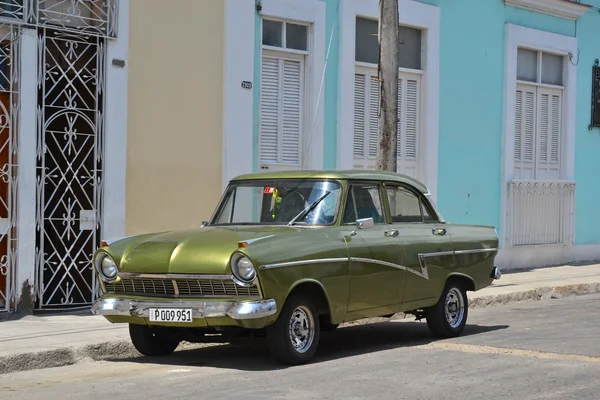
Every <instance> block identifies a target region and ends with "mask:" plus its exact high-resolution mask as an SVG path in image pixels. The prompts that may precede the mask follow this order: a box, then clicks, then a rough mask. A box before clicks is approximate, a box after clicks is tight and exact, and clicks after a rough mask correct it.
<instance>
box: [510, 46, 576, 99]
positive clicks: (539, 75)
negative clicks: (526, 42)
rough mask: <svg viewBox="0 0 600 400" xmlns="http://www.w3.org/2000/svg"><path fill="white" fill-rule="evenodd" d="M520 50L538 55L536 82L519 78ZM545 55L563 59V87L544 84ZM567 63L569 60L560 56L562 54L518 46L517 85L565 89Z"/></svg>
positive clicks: (562, 55)
mask: <svg viewBox="0 0 600 400" xmlns="http://www.w3.org/2000/svg"><path fill="white" fill-rule="evenodd" d="M519 49H522V50H529V51H533V52H535V55H536V62H537V64H536V80H535V82H534V81H524V80H521V79H519V78H518V65H519ZM544 54H549V55H553V56H559V57H561V58H562V77H561V81H562V85H552V84H550V83H543V82H542V72H543V60H542V59H543V55H544ZM566 63H567V58H566V57H565V55H564V54H560V53H553V52H551V51H547V50H543V49H539V48H535V47H527V46H517V85H519V84H521V85H532V86H538V87H547V88H551V89H565V88H566V85H565V81H566V79H565V78H566V76H565V75H566V70H567V68H565V67H566Z"/></svg>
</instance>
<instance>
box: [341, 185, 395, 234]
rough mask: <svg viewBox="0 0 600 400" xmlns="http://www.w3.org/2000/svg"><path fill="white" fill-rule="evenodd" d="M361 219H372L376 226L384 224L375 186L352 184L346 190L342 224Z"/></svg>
mask: <svg viewBox="0 0 600 400" xmlns="http://www.w3.org/2000/svg"><path fill="white" fill-rule="evenodd" d="M363 218H373V221H374V222H375V223H376V224H383V223H384V222H385V218H384V216H383V206H382V202H381V196H380V195H379V185H377V184H372V183H353V184H351V185H350V187H349V188H348V197H347V200H346V206H345V207H344V219H343V223H344V224H353V223H355V222H356V220H357V219H363Z"/></svg>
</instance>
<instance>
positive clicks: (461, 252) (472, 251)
mask: <svg viewBox="0 0 600 400" xmlns="http://www.w3.org/2000/svg"><path fill="white" fill-rule="evenodd" d="M491 251H498V249H496V248H489V249H471V250H456V251H455V252H454V254H459V255H460V254H476V253H487V252H491Z"/></svg>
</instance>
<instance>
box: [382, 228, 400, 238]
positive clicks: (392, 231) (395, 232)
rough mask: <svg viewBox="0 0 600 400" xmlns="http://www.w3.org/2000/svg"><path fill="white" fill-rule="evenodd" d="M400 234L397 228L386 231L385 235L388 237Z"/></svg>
mask: <svg viewBox="0 0 600 400" xmlns="http://www.w3.org/2000/svg"><path fill="white" fill-rule="evenodd" d="M399 234H400V232H399V231H398V230H397V229H392V230H391V231H385V236H387V237H396V236H398V235H399Z"/></svg>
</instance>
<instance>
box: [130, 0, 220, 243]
mask: <svg viewBox="0 0 600 400" xmlns="http://www.w3.org/2000/svg"><path fill="white" fill-rule="evenodd" d="M177 4H178V7H165V2H164V1H163V0H132V1H131V12H130V16H131V17H130V24H131V25H130V46H129V48H130V53H129V87H128V90H129V102H128V108H129V115H128V141H127V210H126V215H127V216H126V231H127V234H136V233H143V232H151V231H161V230H170V229H184V228H190V227H197V226H200V224H201V222H202V220H205V219H208V218H209V217H210V215H211V213H212V211H213V208H214V207H215V205H216V203H217V201H218V199H219V197H220V195H221V185H222V182H221V170H222V142H223V140H222V118H223V117H222V115H223V32H224V26H223V21H224V4H223V2H222V1H197V0H178V1H177Z"/></svg>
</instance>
